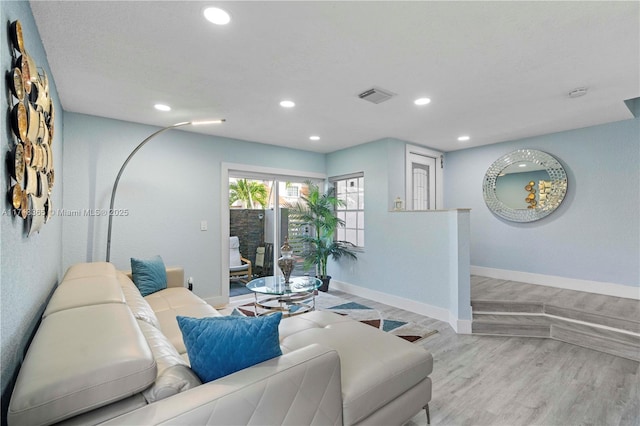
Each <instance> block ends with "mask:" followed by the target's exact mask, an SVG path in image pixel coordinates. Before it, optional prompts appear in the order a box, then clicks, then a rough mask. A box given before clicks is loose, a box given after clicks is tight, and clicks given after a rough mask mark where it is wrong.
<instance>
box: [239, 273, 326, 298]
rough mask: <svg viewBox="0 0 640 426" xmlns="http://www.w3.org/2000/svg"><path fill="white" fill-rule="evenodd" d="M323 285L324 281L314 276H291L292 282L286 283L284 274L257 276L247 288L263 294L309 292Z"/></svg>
mask: <svg viewBox="0 0 640 426" xmlns="http://www.w3.org/2000/svg"><path fill="white" fill-rule="evenodd" d="M321 285H322V281H321V280H319V279H318V278H314V277H308V276H304V277H291V278H290V282H289V283H288V284H285V282H284V277H283V276H282V275H278V276H275V277H274V276H269V277H261V278H256V279H255V280H251V281H249V283H248V284H247V288H248V289H249V290H251V291H253V292H254V293H262V294H277V295H285V294H294V293H307V292H310V291H313V290H316V289H317V288H318V287H320V286H321Z"/></svg>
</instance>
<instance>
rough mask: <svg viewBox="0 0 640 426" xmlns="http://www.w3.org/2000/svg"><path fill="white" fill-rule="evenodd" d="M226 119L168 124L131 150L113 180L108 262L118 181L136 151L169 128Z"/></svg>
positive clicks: (109, 252)
mask: <svg viewBox="0 0 640 426" xmlns="http://www.w3.org/2000/svg"><path fill="white" fill-rule="evenodd" d="M224 121H225V120H224V119H220V120H207V121H184V122H182V123H176V124H173V125H171V126H167V127H165V128H163V129H160V130H158V131H157V132H155V133H153V134H151V135H150V136H149V137H147V138H146V139H145V140H143V141H142V142H140V145H138V146H137V147H136V148H135V149H134V150H133V151H132V152H131V154H129V156H128V157H127V159H126V160H124V163H123V164H122V167H120V171H119V172H118V176H116V180H115V182H113V189H112V190H111V203H110V204H109V228H108V231H107V259H106V260H107V262H109V261H110V259H111V228H112V224H113V203H114V202H115V199H116V191H117V190H118V183H119V182H120V177H121V176H122V172H124V169H125V167H127V164H129V161H131V159H132V158H133V156H134V155H136V153H137V152H138V151H139V150H140V148H142V147H143V146H144V145H145V144H146V143H147V142H149V141H150V140H151V139H153V138H155V137H156V136H158V135H159V134H160V133H162V132H165V131H167V130H170V129H175V128H176V127H182V126H187V125H189V124H192V125H194V126H198V125H201V124H219V123H222V122H224Z"/></svg>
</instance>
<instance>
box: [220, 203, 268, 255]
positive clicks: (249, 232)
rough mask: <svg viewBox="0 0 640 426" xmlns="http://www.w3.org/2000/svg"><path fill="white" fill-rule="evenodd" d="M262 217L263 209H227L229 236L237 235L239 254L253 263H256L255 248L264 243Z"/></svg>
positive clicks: (263, 215)
mask: <svg viewBox="0 0 640 426" xmlns="http://www.w3.org/2000/svg"><path fill="white" fill-rule="evenodd" d="M261 217H262V219H261ZM264 217H265V214H264V210H258V209H230V210H229V222H230V223H229V236H234V235H236V236H237V237H238V239H239V240H240V254H241V255H242V257H245V258H247V259H249V260H250V261H251V263H252V264H253V265H255V263H256V249H257V248H258V247H260V246H261V245H262V244H263V243H264Z"/></svg>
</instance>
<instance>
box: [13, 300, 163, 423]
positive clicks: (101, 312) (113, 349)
mask: <svg viewBox="0 0 640 426" xmlns="http://www.w3.org/2000/svg"><path fill="white" fill-rule="evenodd" d="M156 371H157V370H156V362H155V360H154V358H153V355H152V354H151V350H150V349H149V345H148V344H147V342H146V340H145V338H144V336H143V335H142V332H141V331H140V327H138V324H137V323H136V320H135V319H134V318H133V315H131V311H130V310H129V308H128V307H127V306H126V305H125V304H116V303H110V304H105V305H94V306H86V307H80V308H74V309H68V310H65V311H60V312H56V313H54V314H51V315H49V316H47V317H46V318H44V319H43V320H42V323H41V324H40V327H39V328H38V331H37V332H36V335H35V336H34V339H33V342H32V343H31V345H30V347H29V351H28V352H27V356H26V357H25V359H24V362H23V364H22V367H21V368H20V372H19V374H18V378H17V380H16V385H15V388H14V390H13V394H12V396H11V402H10V404H9V410H8V413H7V420H8V424H9V425H11V426H13V425H36V424H37V425H42V424H52V423H55V422H58V421H61V420H64V419H65V418H68V417H72V416H75V415H78V414H80V413H84V412H87V411H90V410H93V409H95V408H98V407H101V406H103V405H107V404H110V403H112V402H115V401H119V400H121V399H124V398H127V397H130V396H131V395H134V394H135V393H138V392H140V391H142V390H143V389H146V388H147V387H149V385H151V383H153V381H154V380H155V379H156Z"/></svg>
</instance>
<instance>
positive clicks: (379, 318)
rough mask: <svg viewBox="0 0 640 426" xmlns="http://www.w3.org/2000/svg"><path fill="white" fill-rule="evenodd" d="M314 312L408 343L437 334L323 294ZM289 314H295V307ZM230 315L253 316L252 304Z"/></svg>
mask: <svg viewBox="0 0 640 426" xmlns="http://www.w3.org/2000/svg"><path fill="white" fill-rule="evenodd" d="M305 302H306V303H311V299H309V300H305ZM316 310H322V311H331V312H335V313H337V314H339V315H344V316H346V317H349V318H352V319H354V320H356V321H360V322H362V323H364V324H367V325H370V326H372V327H375V328H377V329H380V330H382V331H386V332H387V333H391V334H393V335H395V336H398V337H400V338H402V339H405V340H407V341H409V342H419V341H421V340H423V339H425V338H427V337H429V336H433V335H434V334H436V333H437V332H438V330H431V329H429V328H427V327H425V326H423V325H420V324H418V323H415V322H412V321H404V320H401V319H397V318H389V317H386V316H385V315H383V314H382V313H381V312H380V311H378V310H377V309H373V308H371V307H369V306H365V305H363V304H360V303H356V302H351V301H349V300H346V299H343V298H341V297H338V296H334V295H332V294H328V293H323V292H319V293H318V295H317V296H316ZM291 312H292V313H295V307H293V309H292V310H291ZM231 315H242V316H255V308H254V305H253V302H251V303H244V304H242V305H239V306H236V307H235V308H234V309H233V311H232V312H231Z"/></svg>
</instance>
